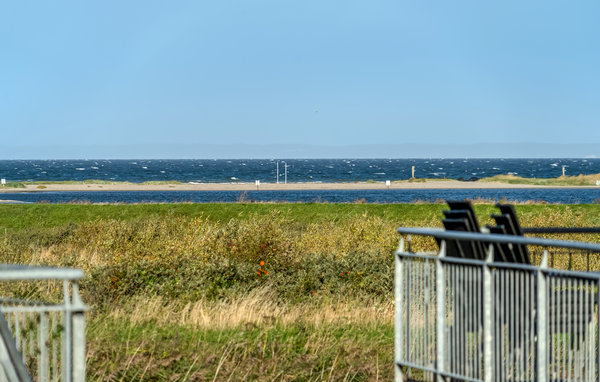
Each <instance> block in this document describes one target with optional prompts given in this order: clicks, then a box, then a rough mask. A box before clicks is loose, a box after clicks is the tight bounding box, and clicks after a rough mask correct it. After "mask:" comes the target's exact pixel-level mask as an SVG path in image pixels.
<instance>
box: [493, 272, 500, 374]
mask: <svg viewBox="0 0 600 382" xmlns="http://www.w3.org/2000/svg"><path fill="white" fill-rule="evenodd" d="M494 283H495V284H496V288H495V290H494V295H495V296H496V304H494V311H495V313H496V315H495V316H496V321H495V322H494V327H495V330H496V335H495V337H494V342H495V346H496V357H495V378H494V380H496V381H499V380H500V369H501V363H500V360H501V359H502V347H501V343H500V337H501V335H502V318H501V316H500V307H501V306H502V299H501V295H500V292H501V288H500V287H499V284H500V274H499V273H498V270H496V272H495V274H494Z"/></svg>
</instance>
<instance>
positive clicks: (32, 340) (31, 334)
mask: <svg viewBox="0 0 600 382" xmlns="http://www.w3.org/2000/svg"><path fill="white" fill-rule="evenodd" d="M35 314H36V313H30V314H29V325H27V326H28V327H29V356H30V357H31V358H33V356H34V355H35V353H34V351H35V327H34V323H35Z"/></svg>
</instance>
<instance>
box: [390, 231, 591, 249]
mask: <svg viewBox="0 0 600 382" xmlns="http://www.w3.org/2000/svg"><path fill="white" fill-rule="evenodd" d="M397 231H398V233H400V234H403V235H417V236H432V237H435V238H436V239H442V240H463V241H466V240H470V241H481V242H486V243H502V244H508V243H513V244H524V245H536V246H540V247H559V248H572V249H580V250H584V251H590V252H600V245H598V244H593V243H584V242H581V241H569V240H554V239H543V238H536V237H524V236H515V235H504V234H497V233H477V232H461V231H447V230H444V229H442V228H423V227H400V228H398V230H397Z"/></svg>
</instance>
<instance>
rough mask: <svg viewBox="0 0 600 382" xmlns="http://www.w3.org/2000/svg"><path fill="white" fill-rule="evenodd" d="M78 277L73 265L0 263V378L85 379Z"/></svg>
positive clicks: (83, 330) (23, 379)
mask: <svg viewBox="0 0 600 382" xmlns="http://www.w3.org/2000/svg"><path fill="white" fill-rule="evenodd" d="M82 277H83V272H82V271H80V270H77V269H64V268H47V267H30V266H20V265H7V264H2V265H0V295H1V296H2V297H0V312H1V313H2V314H0V336H1V340H0V381H33V380H35V381H39V382H45V381H59V380H60V381H77V382H79V381H85V318H84V312H85V311H86V309H87V308H86V306H85V305H84V304H83V303H82V301H81V298H80V296H79V284H78V280H79V279H81V278H82ZM57 295H58V296H60V297H58V296H57Z"/></svg>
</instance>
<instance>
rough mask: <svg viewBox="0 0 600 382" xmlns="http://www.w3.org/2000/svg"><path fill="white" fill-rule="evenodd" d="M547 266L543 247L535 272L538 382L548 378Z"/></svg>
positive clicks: (546, 251) (543, 381)
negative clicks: (537, 268)
mask: <svg viewBox="0 0 600 382" xmlns="http://www.w3.org/2000/svg"><path fill="white" fill-rule="evenodd" d="M547 268H548V250H547V249H544V254H543V256H542V262H541V264H540V270H538V272H537V286H538V290H537V307H538V314H537V317H536V318H537V332H538V343H537V346H538V348H537V378H536V380H537V381H538V382H546V381H547V380H548V374H547V371H548V369H547V366H548V364H547V361H546V359H547V357H546V356H547V351H548V349H547V346H548V344H547V335H546V333H547V322H546V317H547V316H546V315H547V310H546V309H547V305H546V293H547V291H548V289H547V287H546V274H545V273H544V272H545V269H547Z"/></svg>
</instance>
